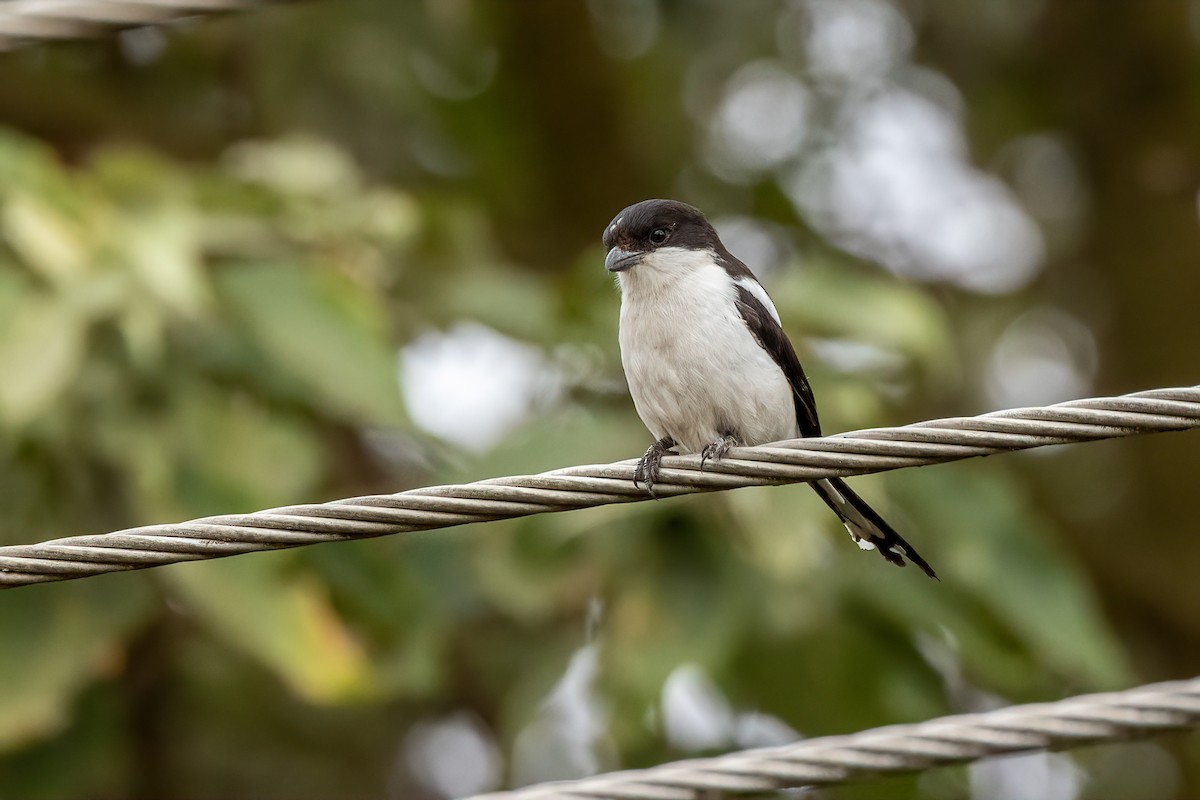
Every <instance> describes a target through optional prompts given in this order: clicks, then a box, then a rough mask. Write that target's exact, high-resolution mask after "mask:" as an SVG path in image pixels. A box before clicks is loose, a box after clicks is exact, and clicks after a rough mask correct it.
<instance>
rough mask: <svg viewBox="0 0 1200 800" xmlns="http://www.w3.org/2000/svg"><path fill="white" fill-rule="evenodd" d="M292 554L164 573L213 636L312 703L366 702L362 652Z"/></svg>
mask: <svg viewBox="0 0 1200 800" xmlns="http://www.w3.org/2000/svg"><path fill="white" fill-rule="evenodd" d="M293 563H294V558H293V557H292V556H291V554H283V553H271V554H265V555H258V556H240V557H238V558H235V559H228V560H223V561H213V562H204V563H195V564H186V565H181V566H178V567H171V568H168V569H166V570H164V571H163V574H164V575H165V576H166V579H167V580H168V581H169V582H170V585H171V586H172V587H173V589H174V590H175V591H177V592H178V593H179V595H180V597H181V599H182V600H183V602H185V603H186V604H187V606H188V607H189V608H190V609H191V610H192V611H193V612H194V613H195V614H196V615H197V616H198V617H200V618H201V619H202V620H204V622H205V623H206V624H207V625H208V626H209V628H210V629H211V630H212V632H213V633H214V634H215V635H216V636H219V637H221V638H223V639H225V640H226V641H228V642H229V643H230V644H231V645H233V646H235V647H237V648H239V649H240V650H242V651H243V652H245V653H246V654H247V655H249V656H251V657H252V658H254V659H255V660H257V661H258V662H259V663H261V664H262V665H263V666H265V667H267V668H268V669H270V670H271V671H272V672H274V673H275V674H277V675H278V676H279V677H280V678H281V679H282V680H283V681H284V682H285V683H287V685H288V686H290V687H291V688H292V690H293V691H294V692H296V693H297V694H298V695H300V696H301V697H303V698H305V699H306V700H309V701H310V702H314V703H341V702H347V701H352V700H363V699H366V698H368V697H370V696H371V695H372V694H373V693H374V692H373V685H374V684H373V680H372V675H371V668H370V664H369V663H368V661H367V658H366V654H365V653H364V652H363V649H362V646H361V645H360V644H359V643H358V641H357V640H356V639H355V637H354V635H353V634H352V633H351V632H350V631H349V630H348V629H347V628H346V626H345V623H344V622H343V621H342V620H341V619H340V618H339V617H338V615H337V613H336V612H335V611H334V610H333V608H332V607H331V606H330V604H329V597H328V591H327V590H326V589H325V587H324V586H322V585H321V584H320V583H319V582H318V581H316V580H314V579H313V577H312V576H310V575H307V574H304V573H302V572H295V571H293V570H291V569H290V568H289V567H290V565H292V564H293Z"/></svg>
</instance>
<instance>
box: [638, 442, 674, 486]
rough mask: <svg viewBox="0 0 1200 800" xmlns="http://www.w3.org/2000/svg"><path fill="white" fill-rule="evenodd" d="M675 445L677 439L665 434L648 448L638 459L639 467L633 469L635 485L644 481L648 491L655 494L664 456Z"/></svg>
mask: <svg viewBox="0 0 1200 800" xmlns="http://www.w3.org/2000/svg"><path fill="white" fill-rule="evenodd" d="M674 446H675V440H674V439H672V438H671V437H670V436H664V437H663V438H661V439H659V440H658V441H657V442H655V443H654V444H652V445H650V446H649V447H648V448H646V454H645V455H643V456H642V458H641V460H640V461H638V465H637V469H635V470H634V471H633V485H634V486H635V487H639V486H640V485H641V483H642V482H643V481H644V482H645V483H646V491H647V492H649V493H650V494H651V495H652V496H653V494H654V484H655V482H656V481H657V480H658V467H659V465H660V464H661V463H662V459H663V456H664V455H666V454H667V451H668V450H670V449H671V448H672V447H674Z"/></svg>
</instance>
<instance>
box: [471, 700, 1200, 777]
mask: <svg viewBox="0 0 1200 800" xmlns="http://www.w3.org/2000/svg"><path fill="white" fill-rule="evenodd" d="M1197 725H1200V678H1193V679H1191V680H1186V681H1174V682H1170V683H1158V684H1152V685H1149V686H1141V687H1138V688H1136V689H1129V690H1126V691H1121V692H1111V693H1107V694H1092V695H1081V696H1079V697H1072V698H1069V699H1067V700H1060V701H1058V702H1054V703H1039V704H1034V705H1023V706H1009V707H1007V708H1002V709H999V710H996V711H987V712H983V713H979V714H962V715H958V716H952V717H942V718H940V719H933V720H929V721H927V722H920V723H917V724H915V725H895V726H891V727H887V728H876V729H874V730H868V731H862V732H861V733H854V734H849V735H847V736H827V737H822V738H818V739H808V740H804V741H799V742H796V743H794V744H788V745H783V746H781V747H769V748H761V749H757V750H743V751H740V752H736V753H730V754H728V755H723V756H716V757H714V758H698V759H692V760H688V761H677V762H673V763H670V764H663V765H661V766H657V767H651V768H649V769H642V770H630V771H627V772H611V773H607V774H604V775H597V776H595V777H591V778H584V779H581V780H575V781H561V782H557V783H546V784H538V785H535V786H530V787H527V788H525V789H517V790H514V791H510V792H495V793H492V794H486V795H477V796H476V797H473V798H470V799H469V800H583V799H584V798H586V799H587V800H601V798H612V800H618V799H619V800H715V798H717V797H721V796H724V795H726V794H744V793H758V792H770V791H778V790H780V789H795V788H801V787H811V786H827V785H830V784H835V783H845V782H848V781H852V780H862V779H866V778H873V777H883V776H886V775H894V774H898V773H903V772H917V771H923V770H927V769H931V768H934V767H942V766H948V765H950V764H962V763H965V762H968V761H975V760H978V759H981V758H989V757H993V756H999V755H1006V754H1011V753H1022V752H1031V751H1035V750H1065V749H1069V748H1073V747H1080V746H1082V745H1085V744H1097V743H1101V742H1114V741H1126V740H1129V739H1135V738H1139V737H1144V736H1149V735H1152V734H1155V733H1159V732H1163V731H1169V730H1181V729H1185V728H1193V727H1196V726H1197Z"/></svg>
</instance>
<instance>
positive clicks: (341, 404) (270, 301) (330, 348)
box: [217, 266, 405, 425]
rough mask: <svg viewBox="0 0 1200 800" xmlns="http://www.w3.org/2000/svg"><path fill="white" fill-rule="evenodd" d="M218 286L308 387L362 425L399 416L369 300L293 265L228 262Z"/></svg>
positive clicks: (393, 364)
mask: <svg viewBox="0 0 1200 800" xmlns="http://www.w3.org/2000/svg"><path fill="white" fill-rule="evenodd" d="M217 283H218V286H219V288H220V290H221V292H222V293H223V295H224V296H225V298H226V299H227V300H228V302H229V303H230V304H231V305H232V307H233V308H234V310H235V311H236V312H237V314H238V316H239V317H240V318H241V319H242V321H243V322H244V323H245V324H246V326H247V327H248V329H249V332H250V334H251V335H252V336H254V338H255V340H256V341H257V343H258V344H259V345H260V346H261V347H262V348H263V349H264V351H265V352H266V353H267V354H268V355H269V356H270V357H272V358H274V359H276V360H277V361H278V363H279V365H280V366H281V367H283V368H285V369H287V370H288V371H290V372H291V373H292V374H293V375H295V376H296V377H297V378H299V379H300V380H302V381H303V382H304V383H305V384H306V385H307V386H308V387H310V388H311V389H312V390H313V391H316V392H319V393H320V395H321V396H322V397H324V398H325V399H326V400H327V401H329V402H331V403H333V404H334V405H335V406H336V407H338V408H339V409H340V410H341V411H342V412H343V413H345V414H347V415H350V416H351V417H354V418H356V419H358V420H360V421H362V422H364V423H369V424H376V425H399V424H402V423H403V422H404V421H405V414H404V406H403V403H402V402H401V398H400V387H399V379H398V377H397V361H396V353H395V350H394V349H393V347H392V346H391V344H390V343H389V342H388V340H387V337H386V335H385V331H384V326H383V321H382V310H381V308H380V306H379V303H378V300H377V299H376V298H373V297H371V296H370V295H368V294H366V293H365V292H364V291H363V290H361V289H359V288H358V287H356V286H354V285H353V284H351V283H349V282H348V281H346V280H344V279H341V278H338V277H337V276H335V275H333V274H330V273H328V272H317V271H315V270H310V269H306V268H303V267H300V266H291V267H288V266H239V267H229V268H227V269H222V270H221V271H219V272H218V273H217Z"/></svg>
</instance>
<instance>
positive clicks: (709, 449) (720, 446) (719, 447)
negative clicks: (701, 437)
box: [700, 436, 738, 469]
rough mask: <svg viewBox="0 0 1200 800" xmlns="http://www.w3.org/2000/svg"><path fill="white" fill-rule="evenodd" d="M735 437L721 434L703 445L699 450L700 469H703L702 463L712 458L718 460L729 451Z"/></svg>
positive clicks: (735, 441)
mask: <svg viewBox="0 0 1200 800" xmlns="http://www.w3.org/2000/svg"><path fill="white" fill-rule="evenodd" d="M737 443H738V442H737V438H736V437H734V436H723V437H721V438H720V439H717V440H716V441H715V442H709V443H708V444H706V445H704V449H703V450H701V451H700V469H704V464H705V463H706V462H707V461H708V460H709V459H712V460H713V461H720V460H721V459H722V458H724V457H725V454H726V453H728V452H729V449H730V448H731V447H733V446H735V445H736V444H737Z"/></svg>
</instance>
